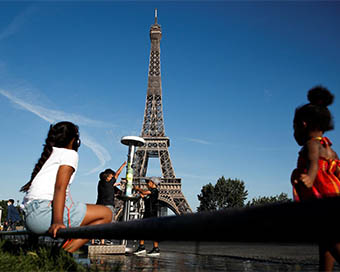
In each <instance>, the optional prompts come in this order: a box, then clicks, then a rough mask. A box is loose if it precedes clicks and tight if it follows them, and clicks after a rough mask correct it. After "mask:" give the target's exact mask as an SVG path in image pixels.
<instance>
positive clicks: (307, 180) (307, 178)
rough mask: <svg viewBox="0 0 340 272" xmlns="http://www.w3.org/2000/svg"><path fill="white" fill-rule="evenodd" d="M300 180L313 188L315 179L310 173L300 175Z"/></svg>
mask: <svg viewBox="0 0 340 272" xmlns="http://www.w3.org/2000/svg"><path fill="white" fill-rule="evenodd" d="M300 181H301V182H302V183H303V184H304V185H305V186H306V187H307V188H312V187H313V183H314V180H312V179H311V178H310V176H309V175H307V174H301V176H300Z"/></svg>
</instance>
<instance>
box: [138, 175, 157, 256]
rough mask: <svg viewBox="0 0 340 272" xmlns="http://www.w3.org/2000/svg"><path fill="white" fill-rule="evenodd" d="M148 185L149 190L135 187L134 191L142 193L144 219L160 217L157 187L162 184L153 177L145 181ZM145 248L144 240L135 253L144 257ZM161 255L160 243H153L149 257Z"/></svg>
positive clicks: (140, 242)
mask: <svg viewBox="0 0 340 272" xmlns="http://www.w3.org/2000/svg"><path fill="white" fill-rule="evenodd" d="M145 181H146V185H147V186H148V189H147V190H143V189H141V188H139V187H138V186H135V187H134V189H135V190H136V191H137V192H139V193H140V195H141V197H142V198H143V200H144V207H145V211H144V215H143V218H150V217H157V215H158V207H159V201H158V195H159V191H158V189H157V185H159V184H160V182H161V180H160V178H157V177H151V178H148V179H145ZM145 253H146V250H145V246H144V240H140V241H139V246H138V248H137V250H136V251H135V253H134V254H135V255H142V254H145ZM159 254H160V250H159V247H158V242H157V241H154V242H153V249H152V250H151V251H149V252H148V254H147V255H148V256H158V255H159Z"/></svg>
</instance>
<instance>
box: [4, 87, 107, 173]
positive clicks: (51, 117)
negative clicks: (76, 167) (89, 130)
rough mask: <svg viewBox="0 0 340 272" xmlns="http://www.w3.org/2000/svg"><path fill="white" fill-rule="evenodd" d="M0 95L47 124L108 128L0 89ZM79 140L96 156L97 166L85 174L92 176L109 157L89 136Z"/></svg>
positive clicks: (84, 135)
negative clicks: (98, 163) (59, 123)
mask: <svg viewBox="0 0 340 272" xmlns="http://www.w3.org/2000/svg"><path fill="white" fill-rule="evenodd" d="M0 94H2V95H3V96H5V97H7V98H8V99H9V100H10V101H11V102H12V103H15V104H16V105H19V106H21V107H22V108H23V109H25V110H27V111H29V112H31V113H34V114H35V115H37V116H39V117H40V118H41V119H43V120H45V121H47V122H49V123H55V122H58V121H71V122H73V123H75V124H77V125H86V126H103V127H107V126H108V124H105V123H104V122H101V121H97V120H92V119H89V118H86V117H83V116H80V115H77V114H69V113H66V112H62V111H57V110H50V109H46V108H44V107H41V106H37V105H32V104H31V103H28V102H25V101H23V100H22V99H20V98H18V97H15V96H14V95H12V94H11V93H10V92H8V91H6V90H3V89H0ZM81 139H82V144H84V145H85V146H87V147H88V148H90V149H91V150H92V151H93V153H94V154H95V155H96V156H97V158H98V159H99V162H100V165H99V166H97V167H96V168H94V169H92V170H90V171H89V172H88V173H87V174H92V173H94V172H97V171H98V170H100V169H102V168H103V166H104V165H105V164H106V162H108V161H110V160H111V156H110V154H109V152H108V151H107V150H106V149H105V148H104V147H103V146H101V145H100V144H98V143H97V142H96V141H95V140H94V139H91V138H90V136H88V135H86V133H84V132H82V136H81Z"/></svg>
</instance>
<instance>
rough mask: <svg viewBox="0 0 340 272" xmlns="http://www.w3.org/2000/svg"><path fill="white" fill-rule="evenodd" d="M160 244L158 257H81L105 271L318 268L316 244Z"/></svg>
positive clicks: (304, 269)
mask: <svg viewBox="0 0 340 272" xmlns="http://www.w3.org/2000/svg"><path fill="white" fill-rule="evenodd" d="M151 247H152V245H147V248H149V249H150V248H151ZM160 248H161V254H160V256H158V257H148V256H135V255H133V254H128V255H102V256H91V257H88V256H87V255H79V257H78V261H79V262H81V263H83V264H84V265H89V266H93V267H95V266H96V267H97V269H98V270H101V271H155V272H156V271H157V272H158V271H166V272H171V271H207V272H208V271H235V272H236V271H306V272H311V271H318V256H317V246H315V245H282V244H281V245H267V244H237V243H202V244H195V243H183V242H182V243H181V242H177V243H161V244H160ZM334 271H340V269H339V266H338V265H336V266H335V269H334Z"/></svg>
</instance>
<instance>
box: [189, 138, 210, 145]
mask: <svg viewBox="0 0 340 272" xmlns="http://www.w3.org/2000/svg"><path fill="white" fill-rule="evenodd" d="M185 140H187V141H189V142H193V143H197V144H204V145H210V144H212V143H210V142H208V141H205V140H201V139H195V138H185Z"/></svg>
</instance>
